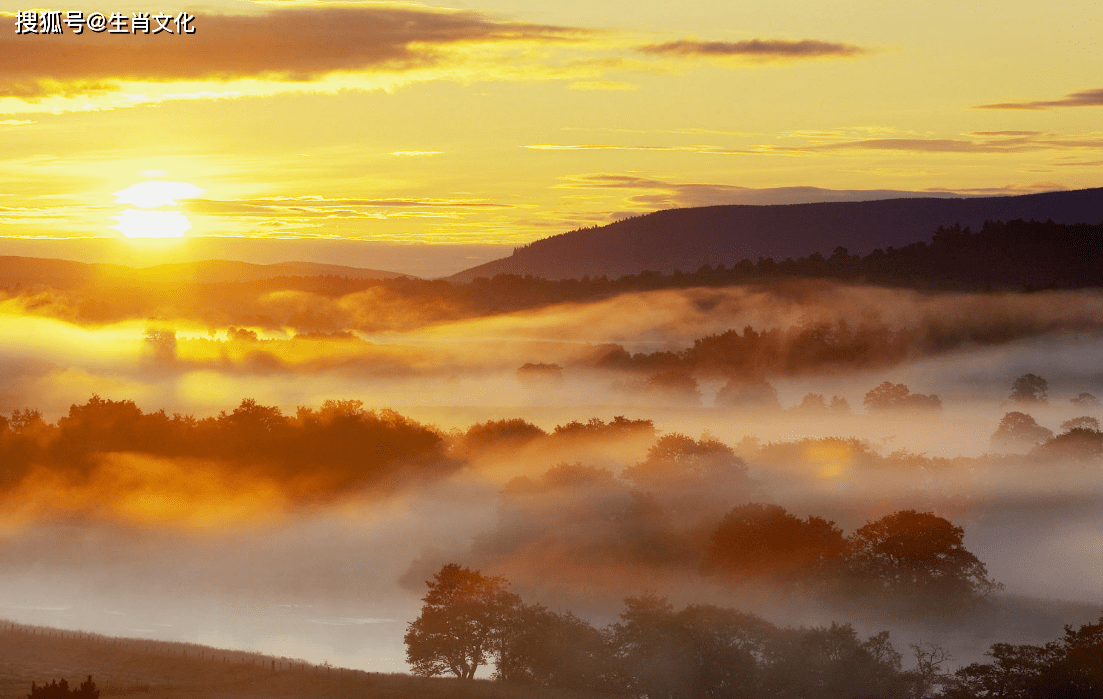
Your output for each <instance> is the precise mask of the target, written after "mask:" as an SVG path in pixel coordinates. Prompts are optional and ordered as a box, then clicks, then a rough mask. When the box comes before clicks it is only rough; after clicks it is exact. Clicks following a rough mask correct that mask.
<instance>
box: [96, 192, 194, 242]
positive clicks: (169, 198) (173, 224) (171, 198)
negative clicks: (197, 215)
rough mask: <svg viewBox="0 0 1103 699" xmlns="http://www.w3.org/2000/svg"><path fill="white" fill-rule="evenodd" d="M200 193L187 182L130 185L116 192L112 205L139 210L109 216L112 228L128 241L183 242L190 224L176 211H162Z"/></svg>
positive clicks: (128, 210)
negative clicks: (143, 239) (168, 240)
mask: <svg viewBox="0 0 1103 699" xmlns="http://www.w3.org/2000/svg"><path fill="white" fill-rule="evenodd" d="M203 191H204V190H202V189H200V188H199V187H196V186H195V185H193V184H188V183H187V182H166V181H163V180H150V181H147V182H139V183H138V184H134V185H131V186H129V187H127V188H126V189H123V190H120V191H118V192H115V201H117V202H119V203H120V204H130V205H131V206H136V207H138V208H137V209H127V210H126V211H124V212H122V213H121V214H119V215H118V216H112V218H114V219H115V220H116V221H118V223H117V224H116V225H114V226H111V227H112V228H114V229H116V230H118V231H121V232H122V234H123V235H124V236H126V237H127V238H182V237H183V236H184V234H185V233H187V232H188V230H189V229H190V228H191V221H189V220H188V217H187V216H185V215H184V214H182V213H180V212H179V211H166V210H164V208H165V207H169V206H177V201H178V200H180V199H190V198H192V197H196V196H199V195H200V194H202V193H203Z"/></svg>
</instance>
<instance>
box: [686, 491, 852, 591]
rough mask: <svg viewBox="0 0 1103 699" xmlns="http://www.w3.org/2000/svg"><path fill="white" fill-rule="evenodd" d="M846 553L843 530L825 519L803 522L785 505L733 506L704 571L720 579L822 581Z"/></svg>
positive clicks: (716, 534) (719, 529)
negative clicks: (715, 574)
mask: <svg viewBox="0 0 1103 699" xmlns="http://www.w3.org/2000/svg"><path fill="white" fill-rule="evenodd" d="M845 551H846V542H845V540H844V539H843V532H842V530H841V529H839V528H838V527H836V526H835V523H834V522H829V521H827V520H825V519H822V518H820V517H808V518H807V519H799V518H797V517H794V516H793V515H791V514H789V513H788V512H786V511H785V508H783V507H781V506H780V505H762V504H758V503H750V504H747V505H741V506H739V507H735V508H732V510H731V511H730V512H728V514H727V515H725V516H724V519H723V520H721V522H720V526H719V527H717V529H716V531H715V532H713V534H712V538H711V541H710V546H709V549H708V553H707V554H706V559H705V567H706V569H707V570H710V571H713V572H715V573H718V574H720V575H724V576H728V577H733V578H742V579H751V580H753V579H756V578H759V579H764V580H771V581H774V582H788V583H794V582H805V583H813V584H814V583H817V582H820V581H822V580H823V578H824V577H825V576H828V575H831V574H834V573H835V572H836V570H835V569H836V566H837V565H838V564H839V562H840V560H841V559H842V557H843V554H844V553H845Z"/></svg>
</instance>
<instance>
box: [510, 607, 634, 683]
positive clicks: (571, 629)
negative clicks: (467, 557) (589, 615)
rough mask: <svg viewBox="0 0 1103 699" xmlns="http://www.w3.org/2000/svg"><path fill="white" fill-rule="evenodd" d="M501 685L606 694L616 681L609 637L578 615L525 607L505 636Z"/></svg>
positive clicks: (517, 611)
mask: <svg viewBox="0 0 1103 699" xmlns="http://www.w3.org/2000/svg"><path fill="white" fill-rule="evenodd" d="M502 648H503V650H504V652H503V653H502V655H501V657H500V658H499V659H498V663H497V669H496V672H495V673H494V676H495V678H496V679H499V680H505V681H510V682H529V683H533V684H538V685H542V686H545V687H568V688H572V689H591V690H601V689H603V688H605V687H606V685H607V683H608V682H609V680H610V676H611V672H612V669H611V665H612V660H613V658H612V650H611V648H610V646H609V643H608V640H607V639H606V635H605V634H603V633H602V632H601V631H599V630H598V629H596V628H594V627H593V626H591V625H590V624H588V623H587V622H585V621H583V620H582V619H579V618H578V617H576V616H575V615H574V614H572V613H570V612H566V613H563V614H557V613H556V612H553V611H551V610H549V609H547V608H546V607H543V606H541V605H528V604H523V605H520V606H519V607H518V608H517V610H516V613H515V614H514V615H513V616H512V618H511V623H510V624H509V626H508V628H507V629H506V631H505V634H504V636H503V644H502Z"/></svg>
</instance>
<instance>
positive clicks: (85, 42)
mask: <svg viewBox="0 0 1103 699" xmlns="http://www.w3.org/2000/svg"><path fill="white" fill-rule="evenodd" d="M170 26H172V25H171V24H170ZM193 26H194V27H195V29H196V32H195V33H194V34H189V35H186V36H182V35H176V34H173V35H169V34H167V33H164V32H162V33H160V34H156V35H154V34H149V35H146V34H127V35H123V34H115V35H111V34H108V33H102V34H94V33H92V32H90V31H87V30H86V31H84V32H83V33H82V34H80V35H74V34H72V33H71V31H69V30H67V29H66V32H67V33H65V34H60V35H58V34H50V35H18V34H15V33H14V32H4V33H0V56H3V61H0V96H3V97H19V98H24V99H36V98H41V97H45V96H48V95H74V94H85V93H93V92H100V91H106V90H111V89H114V88H115V82H116V81H120V80H140V81H155V82H157V81H172V80H212V79H213V80H232V79H238V78H261V79H272V80H279V81H291V82H296V81H309V80H314V79H317V78H319V77H322V76H324V75H327V74H330V73H336V72H348V71H372V70H375V71H390V72H402V71H407V70H412V69H416V68H425V67H431V66H434V65H437V64H439V63H441V62H442V61H443V60H444V58H443V55H442V53H441V50H442V49H444V48H446V47H455V46H458V45H462V44H480V43H481V44H490V43H503V42H506V43H524V42H538V43H546V42H564V41H571V40H577V39H579V38H580V37H581V36H582V35H583V34H584V33H585V32H584V30H580V29H575V28H570V27H559V26H552V25H541V24H530V23H525V22H509V21H498V20H494V19H491V18H488V17H486V16H484V15H482V14H479V13H476V12H468V11H450V10H438V9H429V8H420V7H389V6H366V7H364V6H347V5H344V6H329V7H307V8H280V9H275V10H271V11H269V12H267V13H264V14H260V15H248V16H245V15H210V16H199V17H198V18H197V19H196V20H195V23H194V25H193Z"/></svg>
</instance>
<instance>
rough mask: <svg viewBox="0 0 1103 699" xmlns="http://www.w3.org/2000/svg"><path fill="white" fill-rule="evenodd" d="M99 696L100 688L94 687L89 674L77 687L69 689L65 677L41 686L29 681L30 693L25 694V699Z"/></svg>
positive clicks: (95, 697)
mask: <svg viewBox="0 0 1103 699" xmlns="http://www.w3.org/2000/svg"><path fill="white" fill-rule="evenodd" d="M99 696H100V690H99V689H97V688H96V683H95V682H93V681H92V676H91V675H89V676H88V679H86V680H85V681H84V682H82V683H81V685H80V687H79V688H77V689H70V688H69V682H68V681H66V680H65V678H62V680H61V682H58V681H57V680H54V681H52V682H50V683H49V684H44V685H42V686H41V687H39V686H38V685H37V684H36V683H34V682H31V693H30V694H28V695H27V699H99Z"/></svg>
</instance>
